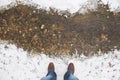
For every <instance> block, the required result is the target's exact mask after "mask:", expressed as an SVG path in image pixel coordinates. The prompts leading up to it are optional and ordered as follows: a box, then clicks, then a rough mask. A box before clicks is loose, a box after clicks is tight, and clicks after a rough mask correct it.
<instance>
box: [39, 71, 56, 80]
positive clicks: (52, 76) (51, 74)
mask: <svg viewBox="0 0 120 80" xmlns="http://www.w3.org/2000/svg"><path fill="white" fill-rule="evenodd" d="M41 80H57V75H56V73H55V72H54V71H49V72H48V73H47V75H46V77H43V78H42V79H41Z"/></svg>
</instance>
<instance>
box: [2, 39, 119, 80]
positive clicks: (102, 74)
mask: <svg viewBox="0 0 120 80" xmlns="http://www.w3.org/2000/svg"><path fill="white" fill-rule="evenodd" d="M49 62H53V63H54V64H55V71H56V73H57V77H58V78H57V79H58V80H63V75H64V73H65V72H66V69H67V66H68V64H69V63H70V62H73V63H74V65H75V69H76V70H75V75H76V76H77V77H78V78H79V79H80V80H120V51H114V52H110V53H109V54H104V55H101V56H93V57H89V58H88V57H85V56H81V57H68V56H62V57H61V58H60V57H54V56H51V57H49V56H47V55H45V54H36V55H29V54H28V53H27V52H26V51H24V50H23V49H21V48H17V47H16V46H15V45H14V44H7V43H5V42H3V41H0V80H40V79H41V78H42V77H44V76H45V75H46V74H47V67H48V64H49Z"/></svg>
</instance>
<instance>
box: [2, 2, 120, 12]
mask: <svg viewBox="0 0 120 80" xmlns="http://www.w3.org/2000/svg"><path fill="white" fill-rule="evenodd" d="M16 1H18V2H21V3H24V4H37V5H39V7H40V8H46V9H48V8H49V7H53V8H57V9H60V10H69V11H70V12H71V13H74V12H76V11H78V10H79V9H80V10H81V11H84V10H82V7H83V6H84V5H87V7H88V8H92V9H94V8H95V7H96V6H97V1H98V0H0V7H1V6H6V5H8V4H10V3H13V4H14V3H16ZM102 1H103V3H105V4H107V3H109V4H110V8H111V11H115V10H116V9H117V8H118V7H120V0H102ZM39 7H38V8H39ZM119 11H120V10H119Z"/></svg>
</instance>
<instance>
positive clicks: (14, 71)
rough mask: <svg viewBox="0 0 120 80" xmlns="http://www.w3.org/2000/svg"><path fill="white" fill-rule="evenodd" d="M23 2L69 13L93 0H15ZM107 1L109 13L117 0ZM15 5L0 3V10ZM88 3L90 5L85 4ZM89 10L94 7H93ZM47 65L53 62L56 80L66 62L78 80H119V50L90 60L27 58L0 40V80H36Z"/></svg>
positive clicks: (119, 0) (60, 79) (3, 0)
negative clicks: (68, 11)
mask: <svg viewBox="0 0 120 80" xmlns="http://www.w3.org/2000/svg"><path fill="white" fill-rule="evenodd" d="M17 1H22V2H24V3H36V4H39V5H41V7H49V6H51V7H55V8H57V9H62V10H66V9H69V10H70V11H71V12H75V11H77V10H78V9H79V8H80V6H81V5H83V4H88V3H89V1H90V2H93V3H95V1H96V0H17ZM102 1H103V2H104V3H107V2H108V1H109V3H110V7H111V10H114V9H116V8H117V7H118V6H119V7H120V0H102ZM11 2H15V0H0V7H1V6H5V5H8V4H10V3H11ZM89 4H91V3H89ZM93 7H95V6H94V5H93ZM49 62H54V64H55V71H56V73H57V76H58V80H63V75H64V73H65V71H66V68H67V66H68V64H69V63H70V62H73V63H74V65H75V69H76V70H75V75H76V76H77V77H78V78H79V79H80V80H120V51H114V52H110V53H109V54H104V55H101V56H93V57H89V58H88V57H85V56H80V57H68V56H62V57H61V58H60V57H53V56H47V55H45V54H39V55H38V54H36V55H34V56H33V55H29V54H28V53H27V52H26V51H24V50H23V49H20V48H17V47H16V46H15V45H12V44H7V43H6V42H3V41H0V80H40V79H41V78H42V77H43V76H45V75H46V73H47V67H48V64H49Z"/></svg>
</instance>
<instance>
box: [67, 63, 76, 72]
mask: <svg viewBox="0 0 120 80" xmlns="http://www.w3.org/2000/svg"><path fill="white" fill-rule="evenodd" d="M67 70H68V71H71V72H72V73H74V71H75V68H74V64H73V63H70V64H69V65H68V69H67Z"/></svg>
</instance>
